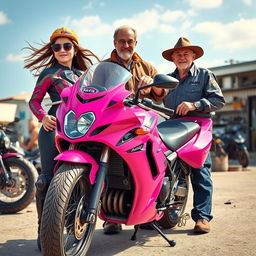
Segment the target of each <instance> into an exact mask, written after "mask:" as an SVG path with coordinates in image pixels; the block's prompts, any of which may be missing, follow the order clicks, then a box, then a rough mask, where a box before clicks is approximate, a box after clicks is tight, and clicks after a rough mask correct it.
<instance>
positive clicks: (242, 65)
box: [209, 61, 256, 151]
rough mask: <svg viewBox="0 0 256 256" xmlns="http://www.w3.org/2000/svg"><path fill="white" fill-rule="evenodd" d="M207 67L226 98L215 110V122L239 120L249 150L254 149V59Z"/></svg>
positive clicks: (255, 127) (255, 130)
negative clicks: (222, 104)
mask: <svg viewBox="0 0 256 256" xmlns="http://www.w3.org/2000/svg"><path fill="white" fill-rule="evenodd" d="M209 69H210V70H211V71H212V72H213V73H214V74H215V75H216V76H217V80H218V83H219V85H220V86H221V88H222V92H223V94H224V97H225V100H226V105H225V107H224V108H222V109H221V110H219V111H217V112H216V116H215V118H214V120H215V122H219V121H220V120H221V119H226V120H229V121H231V122H232V123H238V122H239V123H240V124H241V125H242V126H243V129H244V131H245V133H246V137H247V145H248V148H249V150H250V151H256V61H248V62H238V63H235V62H234V61H231V62H230V64H229V65H225V66H219V67H212V68H209Z"/></svg>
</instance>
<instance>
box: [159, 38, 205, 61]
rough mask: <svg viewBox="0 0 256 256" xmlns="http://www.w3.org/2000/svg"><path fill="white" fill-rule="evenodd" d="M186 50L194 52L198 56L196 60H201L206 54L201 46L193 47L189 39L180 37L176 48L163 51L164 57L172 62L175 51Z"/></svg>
mask: <svg viewBox="0 0 256 256" xmlns="http://www.w3.org/2000/svg"><path fill="white" fill-rule="evenodd" d="M186 48H187V49H190V50H192V51H193V52H194V53H195V54H196V57H195V59H198V58H200V57H201V56H203V54H204V50H203V49H202V48H201V47H200V46H196V45H192V44H191V43H190V41H189V40H188V39H187V38H185V37H180V38H179V40H178V42H177V43H176V44H175V46H174V47H173V48H171V49H169V50H166V51H163V52H162V55H163V57H164V58H165V59H166V60H169V61H172V54H173V52H174V51H177V50H181V49H186Z"/></svg>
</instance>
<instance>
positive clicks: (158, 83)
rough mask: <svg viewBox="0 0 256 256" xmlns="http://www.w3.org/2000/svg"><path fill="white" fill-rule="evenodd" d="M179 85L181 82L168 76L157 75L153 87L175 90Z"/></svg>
mask: <svg viewBox="0 0 256 256" xmlns="http://www.w3.org/2000/svg"><path fill="white" fill-rule="evenodd" d="M178 84H179V80H178V79H176V78H174V77H172V76H168V75H164V74H157V75H155V77H154V82H153V84H151V86H155V87H158V88H163V89H175V88H176V87H177V85H178Z"/></svg>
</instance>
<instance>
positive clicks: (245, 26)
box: [193, 19, 256, 51]
mask: <svg viewBox="0 0 256 256" xmlns="http://www.w3.org/2000/svg"><path fill="white" fill-rule="evenodd" d="M255 27H256V19H240V20H238V21H234V22H231V23H227V24H223V23H220V22H202V23H199V24H197V25H196V26H195V27H194V29H193V31H195V32H198V33H201V34H205V35H207V36H209V37H210V38H209V43H210V44H211V45H212V46H213V47H214V48H215V49H221V50H228V51H234V50H242V49H246V48H247V49H248V48H251V47H256V33H252V28H255Z"/></svg>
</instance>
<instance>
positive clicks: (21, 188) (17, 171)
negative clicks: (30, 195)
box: [0, 165, 28, 202]
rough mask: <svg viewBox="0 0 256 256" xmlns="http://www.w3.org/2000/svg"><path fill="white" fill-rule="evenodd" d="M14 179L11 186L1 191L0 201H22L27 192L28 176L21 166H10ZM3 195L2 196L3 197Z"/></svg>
mask: <svg viewBox="0 0 256 256" xmlns="http://www.w3.org/2000/svg"><path fill="white" fill-rule="evenodd" d="M9 168H10V169H11V172H12V179H11V182H10V185H9V186H6V187H5V188H4V189H2V190H1V193H0V200H1V201H3V202H15V201H18V200H20V199H21V198H22V197H23V196H24V194H25V193H26V191H27V187H28V185H27V184H28V175H27V174H26V173H25V172H24V170H22V169H21V168H20V167H19V166H15V165H13V166H9ZM1 194H2V196H1Z"/></svg>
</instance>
